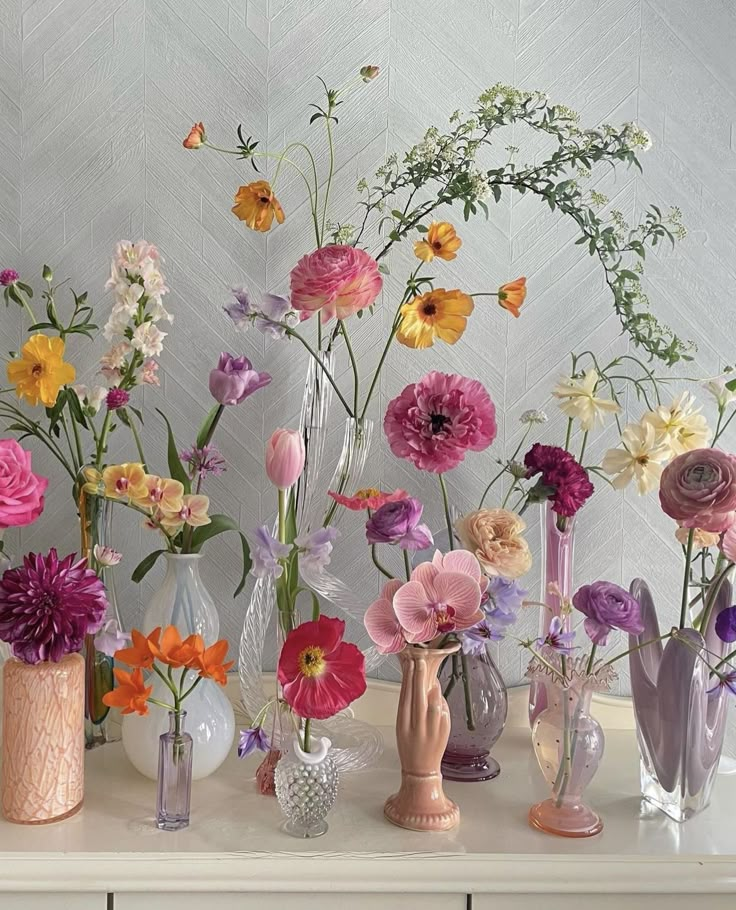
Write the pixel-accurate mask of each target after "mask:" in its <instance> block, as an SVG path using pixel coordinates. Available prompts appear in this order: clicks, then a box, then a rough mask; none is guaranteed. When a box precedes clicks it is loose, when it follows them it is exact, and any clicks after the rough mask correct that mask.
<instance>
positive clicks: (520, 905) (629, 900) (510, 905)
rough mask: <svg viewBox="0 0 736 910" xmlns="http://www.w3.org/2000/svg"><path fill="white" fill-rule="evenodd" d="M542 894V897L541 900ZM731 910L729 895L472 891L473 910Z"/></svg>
mask: <svg viewBox="0 0 736 910" xmlns="http://www.w3.org/2000/svg"><path fill="white" fill-rule="evenodd" d="M542 897H543V899H542ZM537 904H538V905H539V906H540V907H544V910H622V908H626V910H629V908H631V910H639V908H643V907H646V910H692V908H693V906H694V905H698V904H699V905H700V906H701V907H704V908H707V910H733V906H734V899H733V895H732V894H730V895H729V894H708V895H693V894H646V895H645V894H643V893H641V892H640V893H638V894H544V895H543V896H542V895H538V894H475V895H473V903H472V904H471V906H472V908H473V910H529V908H530V907H533V906H535V905H537Z"/></svg>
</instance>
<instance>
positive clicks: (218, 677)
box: [199, 638, 235, 686]
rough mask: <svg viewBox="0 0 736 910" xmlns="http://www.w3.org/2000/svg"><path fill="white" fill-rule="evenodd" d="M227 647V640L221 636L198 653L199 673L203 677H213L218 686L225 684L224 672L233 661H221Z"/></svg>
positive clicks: (223, 658)
mask: <svg viewBox="0 0 736 910" xmlns="http://www.w3.org/2000/svg"><path fill="white" fill-rule="evenodd" d="M227 648H228V645H227V642H226V641H225V639H224V638H223V639H221V640H220V641H216V642H215V643H214V645H211V646H210V647H209V648H207V649H206V650H205V651H204V652H203V653H202V654H200V655H199V675H200V676H201V677H202V678H203V679H214V681H215V682H216V683H218V685H220V686H224V685H226V684H227V677H226V676H225V674H226V673H227V671H228V670H229V669H230V668H231V667H232V666H233V664H234V663H235V661H234V660H229V661H228V662H227V663H223V661H224V660H225V655H226V654H227Z"/></svg>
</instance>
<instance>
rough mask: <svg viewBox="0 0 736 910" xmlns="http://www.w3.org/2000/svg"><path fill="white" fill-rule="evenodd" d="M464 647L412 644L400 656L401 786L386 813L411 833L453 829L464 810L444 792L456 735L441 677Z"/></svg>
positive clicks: (398, 737)
mask: <svg viewBox="0 0 736 910" xmlns="http://www.w3.org/2000/svg"><path fill="white" fill-rule="evenodd" d="M459 647H460V645H459V644H455V645H452V646H450V647H447V648H442V649H437V650H433V649H430V648H419V647H417V646H416V645H408V646H407V647H406V648H404V650H403V651H402V652H401V653H400V654H399V660H400V662H401V671H402V678H401V693H400V695H399V710H398V715H397V718H396V744H397V746H398V750H399V759H400V761H401V788H400V789H399V792H398V793H394V795H393V796H390V797H389V798H388V799H387V800H386V805H385V806H384V809H383V814H384V815H385V816H386V818H387V819H388V820H389V821H390V822H392V823H393V824H394V825H398V826H399V827H400V828H408V829H409V830H410V831H449V830H450V829H451V828H454V827H456V825H457V824H458V823H459V822H460V810H459V809H458V807H457V805H456V804H455V803H454V802H453V801H452V800H451V799H448V797H447V796H445V793H444V791H443V789H442V772H441V771H440V763H441V761H442V756H443V754H444V752H445V749H446V747H447V741H448V739H449V736H450V710H449V708H448V707H447V702H446V701H445V699H444V698H443V696H442V688H441V686H440V682H439V680H438V678H437V674H438V672H439V669H440V667H441V665H442V662H443V661H444V660H445V659H446V658H447V657H450V656H451V655H452V654H454V653H455V652H456V651H457V650H458V649H459Z"/></svg>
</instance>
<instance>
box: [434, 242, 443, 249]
mask: <svg viewBox="0 0 736 910" xmlns="http://www.w3.org/2000/svg"><path fill="white" fill-rule="evenodd" d="M432 249H433V250H441V249H442V244H441V243H440V241H439V240H435V242H434V243H433V244H432Z"/></svg>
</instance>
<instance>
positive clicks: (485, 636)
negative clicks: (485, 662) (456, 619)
mask: <svg viewBox="0 0 736 910" xmlns="http://www.w3.org/2000/svg"><path fill="white" fill-rule="evenodd" d="M502 638H503V635H502V634H501V633H500V631H499V630H498V629H494V628H493V626H492V625H491V623H490V622H489V621H488V620H487V619H483V620H481V621H480V622H479V623H478V624H477V625H475V626H471V627H470V628H469V629H466V630H465V631H464V632H462V633H461V634H460V645H461V647H462V650H463V654H468V655H470V656H472V657H477V656H478V655H479V654H482V653H483V651H485V647H486V644H487V643H488V642H489V641H501V640H502Z"/></svg>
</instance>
